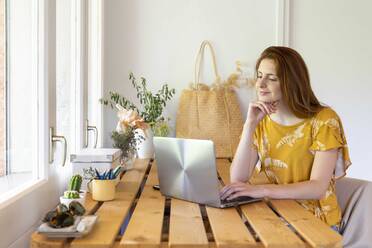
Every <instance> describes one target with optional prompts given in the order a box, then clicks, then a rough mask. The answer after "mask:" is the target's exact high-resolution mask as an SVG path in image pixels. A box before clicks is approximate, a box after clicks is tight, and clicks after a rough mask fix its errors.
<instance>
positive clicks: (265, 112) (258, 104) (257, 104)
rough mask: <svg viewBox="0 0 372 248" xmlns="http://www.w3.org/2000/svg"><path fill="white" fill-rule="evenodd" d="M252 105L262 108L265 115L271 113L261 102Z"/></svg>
mask: <svg viewBox="0 0 372 248" xmlns="http://www.w3.org/2000/svg"><path fill="white" fill-rule="evenodd" d="M252 106H253V107H256V108H258V109H260V110H261V112H262V113H264V114H265V115H268V114H269V111H268V110H267V109H266V108H265V107H264V106H263V105H262V104H260V103H259V102H256V103H252Z"/></svg>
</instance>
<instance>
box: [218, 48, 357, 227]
mask: <svg viewBox="0 0 372 248" xmlns="http://www.w3.org/2000/svg"><path fill="white" fill-rule="evenodd" d="M256 73H257V81H256V90H257V95H258V101H256V102H252V103H250V105H249V107H248V114H247V119H246V121H245V124H244V128H243V133H242V137H241V140H240V143H239V146H238V148H237V151H236V154H235V157H234V160H233V162H232V165H231V170H230V172H231V174H230V177H231V184H230V185H227V186H225V187H224V188H223V189H222V190H221V197H222V198H223V199H233V198H235V197H238V196H251V197H259V198H261V197H268V198H273V199H296V200H298V201H299V203H300V204H301V205H302V206H303V207H304V208H306V209H307V210H309V211H311V212H312V213H313V214H314V215H315V216H317V217H318V218H320V219H321V220H323V221H324V222H326V223H327V224H328V225H329V226H331V227H332V228H334V229H337V228H338V226H339V224H340V220H341V211H340V207H339V206H338V203H337V197H336V194H335V179H337V178H339V177H342V176H344V175H345V171H346V169H347V167H348V166H349V165H350V164H351V162H350V159H349V153H348V148H347V144H346V139H345V136H344V132H343V128H342V124H341V120H340V118H339V117H338V115H337V114H336V113H335V112H334V111H333V110H332V109H331V108H329V107H326V106H324V105H322V104H320V102H319V101H318V99H317V98H316V97H315V95H314V93H313V91H312V89H311V86H310V79H309V74H308V70H307V67H306V65H305V62H304V61H303V59H302V57H301V56H300V54H298V53H297V52H296V51H295V50H293V49H291V48H287V47H269V48H267V49H266V50H265V51H264V52H263V53H262V54H261V57H260V58H259V59H258V61H257V64H256ZM258 159H259V160H260V163H259V164H260V166H259V168H257V169H258V170H259V171H263V172H264V173H265V174H266V176H267V178H268V180H269V181H270V183H271V184H264V185H250V184H246V182H247V181H248V180H249V179H250V177H251V176H252V174H253V173H254V168H255V166H256V164H257V161H258Z"/></svg>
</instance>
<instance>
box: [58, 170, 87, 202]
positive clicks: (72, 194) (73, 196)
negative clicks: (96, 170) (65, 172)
mask: <svg viewBox="0 0 372 248" xmlns="http://www.w3.org/2000/svg"><path fill="white" fill-rule="evenodd" d="M82 182H83V178H82V177H81V176H80V175H73V176H72V177H71V179H70V182H69V184H68V187H67V190H66V191H65V192H64V194H63V196H61V197H60V201H61V203H64V204H65V205H67V206H69V204H70V203H71V202H72V201H78V202H80V203H81V204H82V205H84V203H85V193H84V192H81V191H80V188H81V183H82Z"/></svg>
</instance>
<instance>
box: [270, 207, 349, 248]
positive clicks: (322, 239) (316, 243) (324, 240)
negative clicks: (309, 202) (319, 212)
mask: <svg viewBox="0 0 372 248" xmlns="http://www.w3.org/2000/svg"><path fill="white" fill-rule="evenodd" d="M272 204H273V206H274V207H275V209H276V210H277V211H278V213H279V214H280V215H282V216H283V217H284V218H285V219H286V220H287V221H288V222H289V223H290V224H291V225H292V226H293V227H294V228H295V229H296V230H297V232H298V233H300V234H301V235H302V237H303V238H304V239H305V240H306V241H307V242H308V243H309V244H310V245H311V246H312V247H342V236H341V235H339V234H338V233H336V232H335V231H333V230H332V229H331V228H330V227H329V226H328V225H326V224H325V223H324V222H322V221H321V220H320V219H318V218H314V215H312V214H311V213H310V212H309V211H306V210H305V209H304V208H303V207H301V206H300V205H299V204H298V203H297V202H295V201H289V200H273V201H272Z"/></svg>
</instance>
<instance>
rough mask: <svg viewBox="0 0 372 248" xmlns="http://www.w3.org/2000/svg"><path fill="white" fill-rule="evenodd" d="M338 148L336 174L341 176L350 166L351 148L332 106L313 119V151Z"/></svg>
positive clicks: (311, 148)
mask: <svg viewBox="0 0 372 248" xmlns="http://www.w3.org/2000/svg"><path fill="white" fill-rule="evenodd" d="M332 149H338V159H337V164H336V169H335V173H334V176H335V178H336V179H337V178H340V177H343V176H344V175H346V169H347V168H348V167H349V166H350V164H351V161H350V157H349V149H348V147H347V142H346V138H345V134H344V130H343V127H342V123H341V120H340V118H339V117H338V115H337V114H336V112H334V111H333V110H332V109H330V108H325V109H323V110H321V111H320V112H319V113H318V114H317V115H316V116H315V117H314V119H313V120H312V144H311V146H310V151H311V152H316V151H327V150H332Z"/></svg>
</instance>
